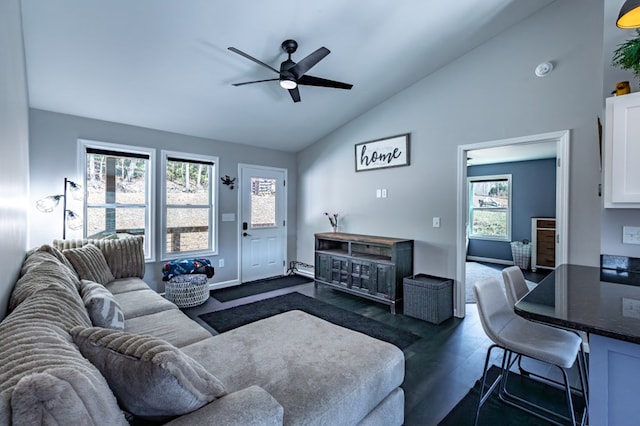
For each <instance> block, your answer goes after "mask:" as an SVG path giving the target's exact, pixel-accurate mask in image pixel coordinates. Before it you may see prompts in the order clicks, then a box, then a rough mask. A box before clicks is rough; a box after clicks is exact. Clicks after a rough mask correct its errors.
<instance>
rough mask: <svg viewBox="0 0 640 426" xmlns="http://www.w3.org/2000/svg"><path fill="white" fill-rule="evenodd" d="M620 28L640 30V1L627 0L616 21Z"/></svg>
mask: <svg viewBox="0 0 640 426" xmlns="http://www.w3.org/2000/svg"><path fill="white" fill-rule="evenodd" d="M616 25H617V26H618V28H622V29H630V28H640V0H627V1H625V2H624V4H623V5H622V7H621V8H620V15H619V16H618V20H617V21H616Z"/></svg>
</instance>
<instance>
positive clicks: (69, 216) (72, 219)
mask: <svg viewBox="0 0 640 426" xmlns="http://www.w3.org/2000/svg"><path fill="white" fill-rule="evenodd" d="M65 225H66V226H68V227H69V229H72V230H74V231H77V230H78V229H82V218H81V217H80V216H79V215H77V214H76V213H74V212H72V211H71V210H67V211H66V212H65Z"/></svg>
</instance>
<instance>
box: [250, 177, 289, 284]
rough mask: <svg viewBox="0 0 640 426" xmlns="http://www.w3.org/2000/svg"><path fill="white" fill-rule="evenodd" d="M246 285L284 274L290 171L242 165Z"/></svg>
mask: <svg viewBox="0 0 640 426" xmlns="http://www.w3.org/2000/svg"><path fill="white" fill-rule="evenodd" d="M240 177H241V182H240V191H241V195H240V217H241V226H240V234H241V253H242V259H241V264H242V272H241V274H242V276H241V280H242V282H248V281H255V280H259V279H262V278H268V277H274V276H279V275H283V274H284V272H285V266H286V265H285V252H286V250H285V247H286V235H287V231H286V201H287V200H286V191H285V184H286V181H285V177H286V170H284V169H275V168H270V167H260V166H249V165H241V166H240Z"/></svg>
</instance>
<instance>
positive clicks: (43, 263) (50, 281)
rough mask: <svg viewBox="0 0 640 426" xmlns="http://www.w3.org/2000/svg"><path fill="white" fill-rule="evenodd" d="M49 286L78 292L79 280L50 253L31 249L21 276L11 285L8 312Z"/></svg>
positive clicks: (73, 272)
mask: <svg viewBox="0 0 640 426" xmlns="http://www.w3.org/2000/svg"><path fill="white" fill-rule="evenodd" d="M50 286H54V287H60V288H66V289H68V290H69V291H71V292H75V293H78V289H79V288H80V281H79V280H78V276H77V275H76V273H75V271H73V270H72V269H69V268H68V267H66V266H64V265H63V264H62V263H61V262H60V261H59V260H58V259H57V258H56V257H54V256H53V255H52V254H51V253H48V252H46V251H41V250H39V249H36V250H33V251H32V252H31V253H30V254H29V255H28V256H27V258H26V259H25V261H24V263H23V265H22V270H21V276H20V278H19V279H18V281H17V282H16V284H15V286H14V287H13V291H12V293H11V297H10V299H9V312H11V311H13V310H14V309H15V308H16V307H17V306H18V305H19V304H20V303H22V302H23V301H24V300H25V299H27V298H28V297H29V296H31V295H32V294H33V293H35V292H37V291H39V290H42V289H44V288H47V287H50Z"/></svg>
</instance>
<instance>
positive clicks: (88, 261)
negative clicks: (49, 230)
mask: <svg viewBox="0 0 640 426" xmlns="http://www.w3.org/2000/svg"><path fill="white" fill-rule="evenodd" d="M62 253H64V255H65V256H66V257H67V259H69V261H70V262H71V264H72V265H73V267H74V268H75V270H76V272H77V273H78V276H79V277H80V279H81V280H90V281H94V282H97V283H100V284H102V285H106V284H107V283H109V282H111V281H113V279H114V278H113V274H112V273H111V270H110V269H109V265H107V261H106V259H105V258H104V255H103V254H102V251H100V249H99V248H98V247H96V246H94V245H93V244H87V245H85V246H82V247H78V248H73V249H67V250H63V251H62Z"/></svg>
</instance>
